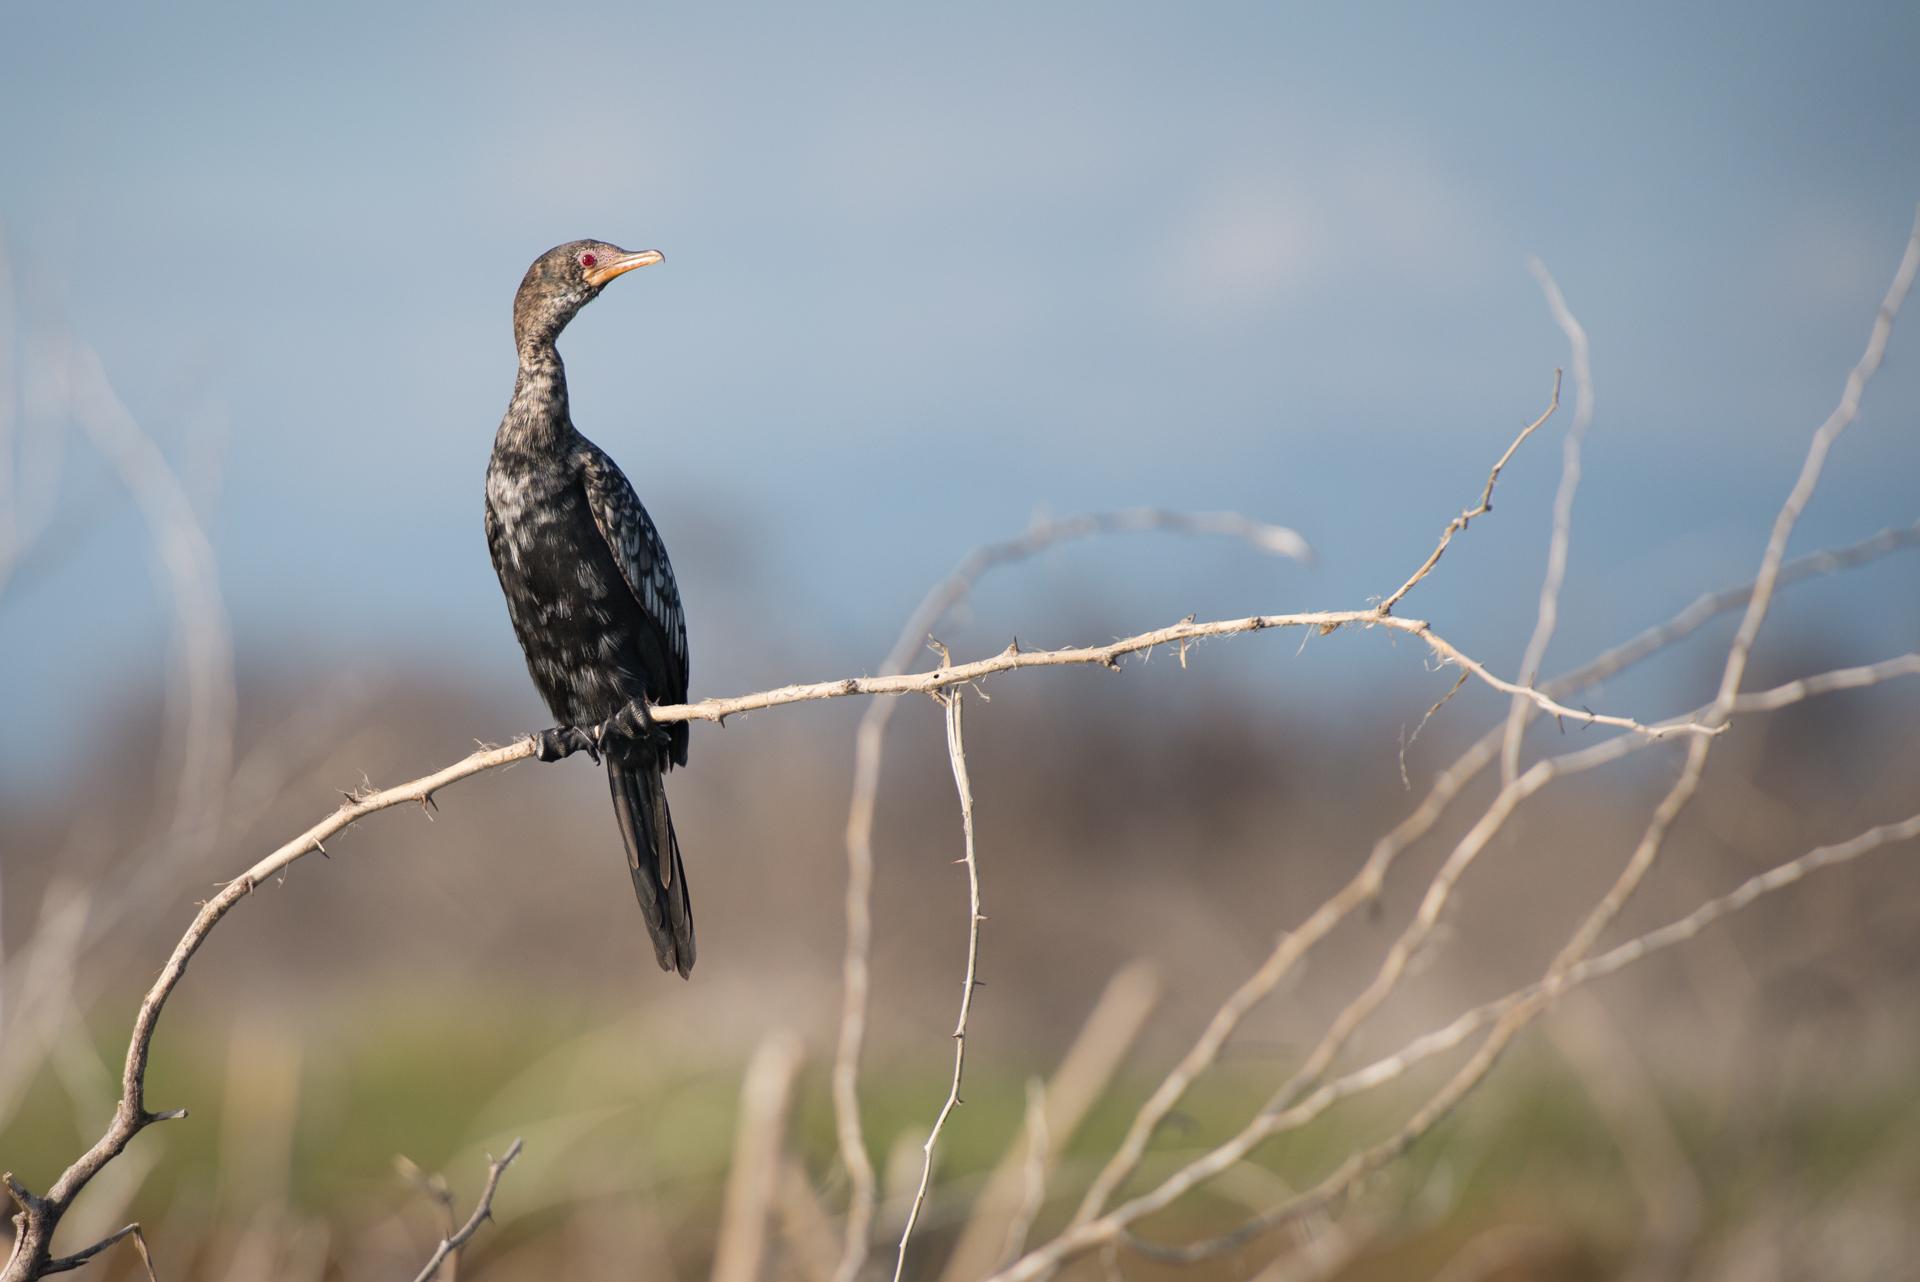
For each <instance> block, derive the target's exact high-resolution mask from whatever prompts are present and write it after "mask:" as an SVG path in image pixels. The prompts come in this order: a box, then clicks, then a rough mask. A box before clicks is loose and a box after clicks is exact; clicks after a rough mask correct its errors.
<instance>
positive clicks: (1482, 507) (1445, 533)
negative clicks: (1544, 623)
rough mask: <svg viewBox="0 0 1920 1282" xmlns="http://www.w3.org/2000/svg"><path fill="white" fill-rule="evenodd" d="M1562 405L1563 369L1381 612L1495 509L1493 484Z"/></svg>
mask: <svg viewBox="0 0 1920 1282" xmlns="http://www.w3.org/2000/svg"><path fill="white" fill-rule="evenodd" d="M1559 408H1560V371H1559V370H1555V371H1553V399H1552V400H1550V401H1548V402H1547V408H1546V409H1545V410H1544V411H1542V413H1541V415H1540V417H1539V418H1536V419H1535V420H1533V422H1531V423H1529V424H1527V425H1526V426H1525V427H1523V428H1521V429H1520V435H1518V436H1516V437H1514V438H1513V444H1511V445H1509V446H1507V452H1506V453H1504V454H1502V455H1501V456H1500V457H1499V459H1498V460H1497V461H1496V462H1495V463H1494V465H1493V470H1492V471H1491V472H1488V473H1487V487H1486V488H1485V489H1484V490H1482V491H1480V501H1479V502H1478V503H1477V504H1475V505H1474V506H1473V507H1470V508H1468V509H1467V510H1466V511H1464V512H1462V513H1461V514H1460V515H1459V516H1456V517H1454V518H1453V519H1452V520H1451V521H1448V522H1447V528H1446V529H1444V530H1442V531H1440V542H1439V543H1438V544H1436V545H1435V546H1434V549H1433V551H1432V552H1429V553H1428V554H1427V559H1426V560H1425V561H1423V562H1421V563H1420V568H1419V569H1417V570H1415V571H1414V572H1413V574H1412V575H1411V576H1409V577H1408V579H1407V581H1406V582H1405V583H1402V584H1401V585H1400V586H1399V587H1397V588H1395V589H1394V592H1393V595H1392V596H1390V597H1388V598H1387V599H1386V600H1384V601H1382V602H1381V603H1380V613H1382V614H1387V613H1390V612H1391V611H1392V610H1393V607H1394V606H1396V605H1398V604H1399V603H1400V598H1401V597H1403V596H1405V595H1406V594H1407V593H1409V592H1411V591H1413V589H1414V585H1415V584H1417V583H1419V582H1420V580H1422V579H1424V578H1426V577H1427V575H1429V574H1431V573H1432V572H1433V567H1434V566H1436V565H1438V564H1440V558H1441V557H1443V556H1445V555H1446V552H1447V545H1448V544H1449V543H1452V542H1453V536H1454V535H1456V534H1458V533H1460V531H1462V530H1464V529H1466V528H1467V526H1468V525H1469V524H1471V523H1472V521H1473V519H1474V518H1475V517H1476V516H1485V515H1486V514H1487V513H1489V512H1491V511H1493V487H1494V486H1495V485H1497V484H1499V482H1500V473H1501V472H1502V471H1504V470H1505V469H1506V466H1507V464H1508V463H1510V462H1512V461H1513V456H1514V454H1515V453H1516V452H1517V451H1518V450H1519V449H1520V447H1521V446H1522V445H1524V444H1525V443H1526V440H1527V438H1528V437H1529V436H1532V435H1533V434H1534V433H1535V432H1537V431H1539V430H1540V428H1541V427H1542V426H1544V425H1545V424H1546V421H1547V420H1548V419H1550V418H1552V417H1553V412H1554V411H1555V410H1557V409H1559Z"/></svg>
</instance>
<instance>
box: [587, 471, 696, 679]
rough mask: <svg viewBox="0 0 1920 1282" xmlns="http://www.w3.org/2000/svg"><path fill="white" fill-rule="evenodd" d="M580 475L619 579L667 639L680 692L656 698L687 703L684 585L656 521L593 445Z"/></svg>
mask: <svg viewBox="0 0 1920 1282" xmlns="http://www.w3.org/2000/svg"><path fill="white" fill-rule="evenodd" d="M580 474H581V478H582V481H583V484H584V486H585V489H586V494H587V508H588V510H589V511H591V512H592V513H593V523H594V525H596V526H597V527H599V530H600V537H601V538H603V539H605V540H606V543H607V547H608V548H609V549H610V550H611V551H612V552H613V559H614V563H615V564H617V565H618V566H619V567H620V577H621V578H623V579H625V580H626V584H627V588H628V590H629V591H631V592H632V593H633V599H634V601H635V602H636V603H638V604H639V606H640V608H641V609H642V610H643V611H645V613H646V615H647V617H648V618H649V619H651V620H652V621H653V623H654V625H655V626H656V627H658V628H659V629H660V634H661V636H662V637H663V638H664V639H665V641H666V645H667V652H668V654H669V655H671V656H672V659H673V668H674V671H673V673H672V674H671V677H672V680H673V684H674V685H675V686H677V687H678V688H677V689H672V690H661V691H658V692H656V693H655V694H654V695H653V697H654V698H656V699H658V700H660V701H661V702H673V701H675V700H682V699H685V698H686V697H687V617H686V613H685V611H683V610H682V609H681V607H680V585H679V583H677V582H676V581H675V580H674V577H673V563H672V562H671V561H669V560H667V549H666V546H665V545H664V544H663V543H661V541H660V531H658V530H656V529H655V528H654V526H653V518H652V517H650V516H648V515H647V509H646V508H645V507H643V506H642V505H641V503H640V499H639V496H638V495H636V494H635V493H634V492H633V486H632V484H630V483H629V482H628V480H627V478H626V475H625V474H624V473H622V472H621V471H620V468H619V465H618V464H616V463H615V462H614V461H613V460H612V459H611V458H609V457H607V454H606V451H604V450H602V449H601V448H600V447H599V446H597V445H594V444H593V443H592V442H590V441H588V442H583V443H582V450H581V458H580Z"/></svg>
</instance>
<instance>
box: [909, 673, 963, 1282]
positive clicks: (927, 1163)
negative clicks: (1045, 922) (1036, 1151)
mask: <svg viewBox="0 0 1920 1282" xmlns="http://www.w3.org/2000/svg"><path fill="white" fill-rule="evenodd" d="M964 699H965V696H964V695H962V694H961V692H960V691H958V690H950V691H948V692H947V694H946V705H947V757H948V759H949V760H950V761H951V762H952V764H953V787H954V791H955V792H956V793H957V794H958V795H959V798H960V828H961V832H962V834H963V836H964V838H965V841H966V854H965V856H964V858H963V862H964V863H965V864H966V866H967V970H966V974H965V976H964V977H963V978H962V980H961V989H960V1017H959V1018H958V1019H957V1020H956V1021H955V1022H954V1026H953V1082H952V1084H951V1085H949V1086H948V1088H947V1099H946V1102H945V1103H944V1104H942V1105H941V1106H940V1114H939V1116H937V1117H935V1118H934V1119H933V1129H932V1130H930V1131H928V1132H927V1142H926V1143H925V1144H924V1145H922V1146H921V1151H922V1152H923V1153H924V1155H925V1160H924V1161H923V1162H922V1163H921V1166H920V1187H919V1188H918V1189H916V1190H915V1191H914V1195H913V1205H912V1206H910V1207H909V1208H908V1209H907V1222H906V1224H905V1226H904V1227H902V1228H901V1230H900V1249H899V1251H898V1252H897V1253H896V1254H895V1255H894V1260H893V1282H900V1278H901V1275H902V1274H903V1273H904V1272H905V1271H906V1267H907V1243H908V1242H910V1241H911V1240H912V1238H913V1228H914V1225H915V1224H917V1223H918V1222H919V1220H920V1209H921V1207H923V1206H925V1205H926V1201H927V1188H928V1186H929V1185H931V1184H932V1182H933V1150H934V1146H935V1145H937V1144H938V1143H939V1142H940V1132H941V1131H942V1130H944V1129H945V1128H946V1125H947V1118H949V1117H951V1116H952V1115H953V1110H954V1109H956V1108H958V1107H959V1106H960V1103H961V1100H960V1075H961V1073H962V1072H963V1071H964V1070H965V1068H966V1066H967V1017H968V1016H969V1015H971V1014H972V1013H973V992H974V989H975V988H976V987H977V986H978V985H977V983H976V976H977V975H978V973H979V963H980V923H981V922H983V921H985V920H986V918H985V917H984V916H982V915H981V913H980V864H979V862H978V860H976V859H975V857H974V844H973V784H972V782H971V781H970V780H969V779H968V777H967V748H966V737H965V733H964V721H963V718H962V716H961V708H962V707H963V706H964Z"/></svg>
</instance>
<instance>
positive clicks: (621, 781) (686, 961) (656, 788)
mask: <svg viewBox="0 0 1920 1282" xmlns="http://www.w3.org/2000/svg"><path fill="white" fill-rule="evenodd" d="M607 783H608V784H609V785H610V786H611V787H612V789H613V813H614V815H615V816H616V817H617V818H618V819H619V820H620V836H621V837H622V838H624V839H625V841H626V843H627V870H628V871H629V872H631V873H632V874H633V893H634V894H635V895H637V896H639V899H640V911H641V912H643V913H645V914H646V918H647V932H648V933H649V934H651V935H652V936H653V955H654V956H655V957H656V958H658V959H659V961H660V969H661V970H677V971H679V972H680V977H681V978H682V979H684V978H686V977H687V975H688V974H689V973H690V972H691V971H692V970H693V901H692V900H691V899H690V898H688V897H687V870H686V866H685V865H684V864H682V863H681V862H680V839H679V838H678V837H676V836H675V835H674V832H673V813H672V812H671V811H669V810H668V809H667V788H666V780H665V779H664V778H663V777H662V775H661V770H660V764H659V760H658V758H656V757H654V756H652V755H651V754H647V755H645V756H638V755H636V756H634V757H630V758H629V759H628V760H625V761H615V760H614V759H613V758H612V757H611V756H610V757H608V758H607Z"/></svg>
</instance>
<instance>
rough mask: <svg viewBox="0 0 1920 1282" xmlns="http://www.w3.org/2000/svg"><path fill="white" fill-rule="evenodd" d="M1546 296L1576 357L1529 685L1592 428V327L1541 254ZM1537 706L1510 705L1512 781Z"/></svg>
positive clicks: (1555, 599) (1505, 763)
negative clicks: (1579, 315)
mask: <svg viewBox="0 0 1920 1282" xmlns="http://www.w3.org/2000/svg"><path fill="white" fill-rule="evenodd" d="M1527 266H1528V268H1529V269H1530V270H1531V271H1532V272H1533V275H1534V278H1535V279H1537V280H1538V281H1539V282H1540V288H1541V291H1542V292H1544V293H1545V294H1546V296H1547V306H1548V308H1549V309H1551V310H1552V312H1553V319H1554V321H1555V322H1556V323H1557V324H1558V325H1559V326H1560V329H1561V330H1562V332H1564V333H1565V334H1566V336H1567V344H1568V346H1570V347H1571V348H1572V349H1573V350H1572V358H1573V426H1572V427H1570V428H1568V429H1567V435H1566V439H1565V440H1564V441H1563V442H1562V443H1561V447H1560V450H1561V454H1560V487H1559V489H1558V490H1557V491H1556V492H1555V494H1554V498H1553V535H1552V537H1551V538H1550V539H1549V541H1548V544H1547V574H1546V578H1545V580H1544V581H1543V582H1542V583H1541V584H1540V608H1539V612H1538V615H1537V617H1536V619H1535V621H1534V625H1533V635H1532V636H1531V637H1529V638H1527V649H1526V653H1525V654H1524V655H1523V656H1522V657H1521V660H1520V677H1519V681H1520V684H1521V685H1523V686H1530V685H1532V684H1533V683H1534V680H1535V678H1537V677H1538V676H1539V675H1540V665H1541V663H1542V662H1543V661H1544V660H1545V659H1546V655H1547V646H1548V644H1549V643H1550V642H1552V640H1553V632H1554V629H1555V627H1557V626H1558V624H1559V621H1560V588H1561V585H1562V584H1564V583H1565V582H1566V578H1567V546H1568V544H1570V543H1571V542H1572V540H1573V499H1574V495H1575V494H1577V493H1578V492H1579V490H1580V448H1581V446H1582V445H1584V444H1585V443H1586V439H1587V429H1588V428H1590V427H1592V426H1593V362H1592V360H1591V358H1590V356H1589V353H1588V350H1587V331H1586V330H1585V329H1584V328H1583V327H1582V326H1581V324H1580V322H1579V321H1577V320H1575V319H1574V315H1573V312H1572V311H1571V310H1570V309H1569V308H1568V307H1567V300H1566V299H1565V298H1564V297H1562V296H1561V294H1560V286H1559V285H1558V284H1557V283H1555V281H1554V279H1553V274H1552V273H1551V272H1549V271H1548V270H1547V265H1546V264H1545V263H1543V262H1541V261H1540V260H1539V259H1538V258H1535V259H1532V260H1530V261H1529V262H1528V263H1527ZM1532 713H1533V709H1532V707H1531V706H1530V705H1528V703H1527V702H1526V701H1525V700H1524V699H1515V700H1514V701H1513V703H1512V706H1510V707H1509V708H1508V709H1507V737H1506V742H1505V744H1504V745H1503V746H1502V748H1501V750H1500V781H1501V782H1502V783H1512V782H1513V777H1514V776H1515V775H1517V774H1518V773H1520V739H1521V736H1522V735H1523V734H1525V732H1526V728H1527V718H1528V717H1529V716H1531V715H1532Z"/></svg>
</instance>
